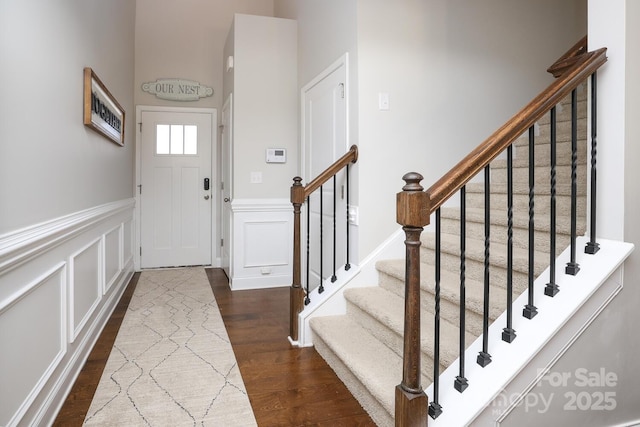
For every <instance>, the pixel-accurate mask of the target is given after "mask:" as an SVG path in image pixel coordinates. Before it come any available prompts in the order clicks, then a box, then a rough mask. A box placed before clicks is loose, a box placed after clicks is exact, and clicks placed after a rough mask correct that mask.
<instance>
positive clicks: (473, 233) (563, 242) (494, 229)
mask: <svg viewBox="0 0 640 427" xmlns="http://www.w3.org/2000/svg"><path fill="white" fill-rule="evenodd" d="M583 228H584V227H583ZM442 232H443V233H449V234H459V233H460V221H459V220H457V219H452V218H451V219H450V218H443V219H442ZM512 232H513V238H512V242H513V246H514V247H515V248H522V249H527V248H528V247H529V230H528V229H526V228H515V227H514V228H513V230H512ZM583 232H584V230H583ZM465 233H466V236H467V238H468V239H477V240H484V224H483V223H478V222H470V221H467V224H466V228H465ZM490 237H491V242H495V243H500V244H506V243H507V239H508V236H507V227H505V226H502V225H491V230H490ZM570 242H571V237H570V236H568V235H566V234H559V233H558V234H556V254H557V255H559V254H560V253H561V252H562V251H563V250H564V248H566V247H567V246H569V243H570ZM534 247H535V249H536V250H537V251H542V252H548V251H549V250H550V238H549V233H548V232H545V231H535V232H534Z"/></svg>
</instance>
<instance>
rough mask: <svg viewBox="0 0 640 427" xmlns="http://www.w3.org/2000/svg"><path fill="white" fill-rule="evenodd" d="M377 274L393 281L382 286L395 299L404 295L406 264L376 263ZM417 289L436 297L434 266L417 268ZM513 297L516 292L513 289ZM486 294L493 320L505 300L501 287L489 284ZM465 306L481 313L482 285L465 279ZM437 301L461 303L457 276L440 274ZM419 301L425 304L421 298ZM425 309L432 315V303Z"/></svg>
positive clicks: (392, 260)
mask: <svg viewBox="0 0 640 427" xmlns="http://www.w3.org/2000/svg"><path fill="white" fill-rule="evenodd" d="M376 268H377V270H378V271H379V272H381V273H383V274H386V275H387V276H389V277H392V278H394V279H396V280H395V281H394V283H389V282H385V283H384V284H383V285H382V286H383V287H385V288H386V289H388V290H390V291H391V292H393V293H395V294H396V295H398V296H402V295H404V275H405V272H404V270H405V261H404V260H403V259H386V260H381V261H378V262H377V263H376ZM420 290H421V291H423V292H424V293H425V294H426V295H429V296H430V297H431V298H433V297H434V296H435V267H434V266H433V265H430V264H425V263H421V265H420ZM514 294H515V290H514ZM489 295H490V296H495V298H493V299H492V303H491V310H490V313H489V318H490V319H492V320H493V319H496V318H497V317H498V316H499V315H500V314H502V312H503V311H504V310H505V309H506V301H505V298H503V295H505V289H504V288H503V287H501V286H498V285H494V284H490V285H489ZM465 297H466V298H465V301H466V302H465V306H466V309H467V310H471V311H473V312H475V313H477V314H478V315H480V316H482V315H483V313H484V307H483V301H484V284H483V283H482V282H479V281H477V280H472V279H469V278H465ZM440 299H441V303H442V301H443V300H447V301H451V302H452V303H453V304H455V305H456V306H457V305H458V302H459V301H460V274H456V273H452V272H449V271H446V270H443V271H441V272H440ZM421 302H424V301H423V300H422V299H421ZM425 305H426V306H427V309H429V310H431V312H433V302H431V303H429V304H425Z"/></svg>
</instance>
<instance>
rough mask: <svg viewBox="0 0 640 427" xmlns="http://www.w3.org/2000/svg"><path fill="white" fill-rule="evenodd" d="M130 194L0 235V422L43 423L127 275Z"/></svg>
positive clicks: (131, 228)
mask: <svg viewBox="0 0 640 427" xmlns="http://www.w3.org/2000/svg"><path fill="white" fill-rule="evenodd" d="M133 213H134V199H126V200H121V201H117V202H113V203H109V204H105V205H101V206H97V207H94V208H91V209H87V210H84V211H81V212H76V213H74V214H71V215H67V216H64V217H61V218H56V219H53V220H51V221H47V222H45V223H40V224H35V225H33V226H30V227H27V228H24V229H22V230H17V231H15V232H11V233H8V234H5V235H2V236H0V345H1V346H2V347H1V348H2V351H0V380H1V381H2V387H0V402H2V404H0V426H16V425H50V424H51V423H52V421H53V419H54V417H55V415H56V413H57V411H58V410H59V408H60V406H61V405H62V403H63V402H64V399H65V398H66V395H67V393H68V392H69V390H70V388H71V387H72V385H73V381H74V380H75V378H76V376H77V375H78V373H79V372H80V370H81V369H82V366H83V364H84V361H85V360H86V358H87V357H88V355H89V353H90V351H91V348H92V346H93V345H94V343H95V341H96V340H97V338H98V336H99V333H100V331H101V330H102V328H103V327H104V325H105V323H106V321H107V320H108V318H109V316H110V314H111V312H112V311H113V308H114V307H115V305H116V304H117V302H118V300H119V298H120V296H121V295H122V293H123V292H124V289H125V288H126V285H127V284H128V282H129V280H130V279H131V277H132V275H133V273H134V263H133V231H134V224H133V221H134V219H133Z"/></svg>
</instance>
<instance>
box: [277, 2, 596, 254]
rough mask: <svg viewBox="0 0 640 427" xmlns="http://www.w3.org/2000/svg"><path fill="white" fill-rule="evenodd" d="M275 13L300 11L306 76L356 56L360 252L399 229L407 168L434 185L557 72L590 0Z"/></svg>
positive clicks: (353, 89)
mask: <svg viewBox="0 0 640 427" xmlns="http://www.w3.org/2000/svg"><path fill="white" fill-rule="evenodd" d="M274 12H275V14H276V15H277V16H283V17H288V18H295V19H297V20H298V27H299V46H298V49H299V54H298V58H299V65H298V70H299V86H300V87H302V86H304V85H305V84H306V83H307V82H308V81H309V80H311V79H312V78H313V77H314V76H315V75H317V74H318V73H319V72H320V71H322V70H323V69H324V68H326V67H327V66H328V65H329V64H331V63H332V62H333V61H334V60H336V59H337V58H338V57H339V56H340V55H342V54H343V53H344V52H348V53H349V55H350V62H349V66H350V67H351V68H350V92H349V95H350V100H351V101H350V102H351V104H350V107H349V114H350V123H349V136H350V139H351V140H350V143H351V144H358V146H359V148H360V160H359V162H358V165H357V166H356V168H354V171H355V173H356V179H355V180H354V187H355V191H354V203H355V204H358V205H359V207H360V226H359V232H358V234H359V240H360V243H359V256H358V257H359V258H360V259H361V258H363V257H365V256H366V255H368V254H369V253H370V252H371V251H372V250H373V249H374V248H375V247H376V246H377V245H379V244H380V243H381V242H382V241H383V240H384V239H386V238H387V237H389V235H391V233H392V232H393V231H394V230H395V229H397V225H396V223H395V203H394V200H395V193H396V192H398V191H399V190H400V188H401V187H402V185H403V182H402V180H401V177H402V175H404V174H405V173H406V172H409V171H411V170H415V171H417V172H420V173H422V174H423V175H424V176H425V181H424V185H425V186H429V185H431V184H432V183H433V182H434V181H435V180H436V179H437V178H439V177H440V176H441V175H442V174H443V173H444V172H446V170H448V169H449V168H450V167H452V166H453V165H454V164H455V163H456V162H457V161H459V160H460V159H461V158H462V157H463V156H464V155H465V154H466V153H467V152H469V151H470V150H471V149H472V148H473V147H475V146H476V145H477V144H479V143H480V142H481V141H482V140H483V139H484V138H486V137H487V136H489V134H490V133H491V132H493V131H494V130H496V129H497V128H498V127H499V126H500V125H502V124H503V123H504V122H505V120H507V119H508V118H509V117H511V115H513V114H515V113H516V112H517V111H518V110H519V109H520V108H521V107H522V106H524V105H525V103H526V102H528V101H529V100H531V98H532V97H533V96H534V95H535V94H536V93H538V92H539V91H540V90H542V89H543V88H544V87H545V86H546V85H547V84H548V83H550V82H551V80H552V77H551V76H550V75H548V74H547V73H546V71H545V70H546V68H547V67H548V66H549V65H551V63H552V62H553V61H554V60H555V59H557V58H558V57H559V56H560V54H562V53H563V52H564V51H566V50H567V49H568V48H569V47H570V46H572V45H573V44H574V43H575V42H577V41H578V40H579V39H580V38H581V37H582V36H583V35H584V34H586V2H585V1H584V0H571V1H565V2H561V3H559V2H556V1H553V0H543V1H528V2H525V1H522V2H512V1H507V0H486V1H483V2H468V1H462V0H453V1H451V0H429V1H426V2H425V1H418V0H401V1H394V2H388V1H384V0H360V1H356V0H350V1H337V0H336V1H323V2H317V1H312V0H298V1H294V0H274ZM380 92H386V93H389V95H390V110H389V111H379V110H378V93H380ZM504 93H508V94H509V96H502V95H501V94H504ZM487 105H490V106H491V108H487ZM381 168H384V171H385V173H384V174H381V173H379V172H380V170H381Z"/></svg>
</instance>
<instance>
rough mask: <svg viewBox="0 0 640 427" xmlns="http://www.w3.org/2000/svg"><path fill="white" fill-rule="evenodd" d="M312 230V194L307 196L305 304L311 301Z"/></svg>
mask: <svg viewBox="0 0 640 427" xmlns="http://www.w3.org/2000/svg"><path fill="white" fill-rule="evenodd" d="M310 231H311V196H307V283H306V284H305V288H306V289H307V293H306V295H305V297H304V305H307V304H309V303H310V302H311V300H310V299H309V270H310V265H309V263H310V262H311V261H310V260H309V252H310V240H311V236H310Z"/></svg>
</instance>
